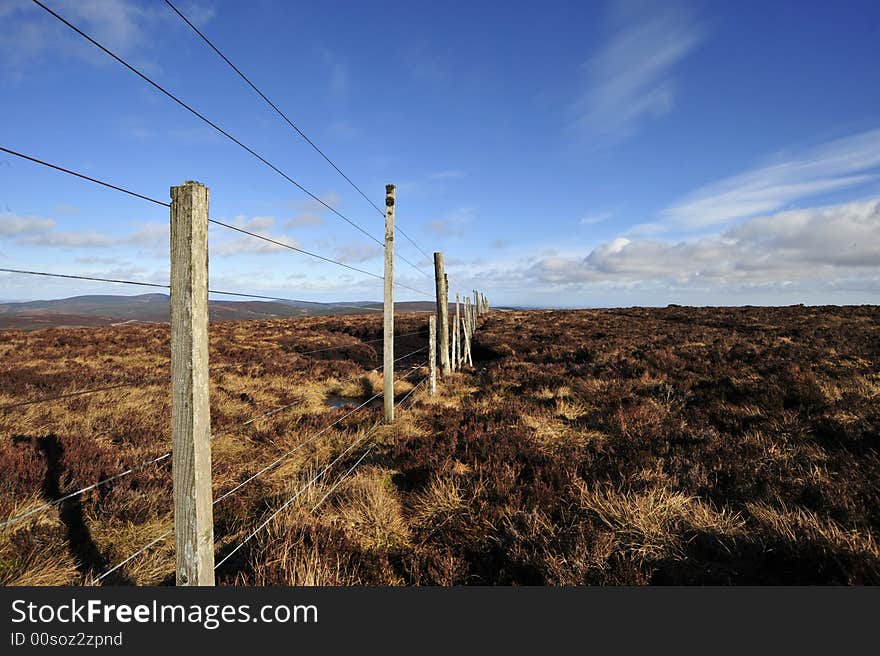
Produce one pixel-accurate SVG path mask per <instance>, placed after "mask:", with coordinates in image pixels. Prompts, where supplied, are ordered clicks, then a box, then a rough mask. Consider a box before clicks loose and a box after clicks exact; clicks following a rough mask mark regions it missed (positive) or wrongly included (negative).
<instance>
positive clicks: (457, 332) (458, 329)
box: [454, 294, 461, 369]
mask: <svg viewBox="0 0 880 656" xmlns="http://www.w3.org/2000/svg"><path fill="white" fill-rule="evenodd" d="M460 316H461V314H460V312H459V302H458V294H456V295H455V357H454V360H455V368H456V369H460V368H461V321H460V319H459V317H460Z"/></svg>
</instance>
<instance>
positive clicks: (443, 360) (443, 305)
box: [434, 253, 449, 377]
mask: <svg viewBox="0 0 880 656" xmlns="http://www.w3.org/2000/svg"><path fill="white" fill-rule="evenodd" d="M434 279H435V284H436V287H437V323H438V324H439V326H438V327H439V329H440V373H442V374H443V376H444V377H445V376H448V375H449V296H448V295H447V290H446V274H445V273H444V272H443V253H434Z"/></svg>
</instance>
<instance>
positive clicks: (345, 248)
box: [336, 242, 383, 264]
mask: <svg viewBox="0 0 880 656" xmlns="http://www.w3.org/2000/svg"><path fill="white" fill-rule="evenodd" d="M382 252H383V250H382V249H381V248H380V247H379V246H377V245H376V244H374V243H372V242H352V243H350V244H343V245H342V246H337V247H336V259H337V260H339V261H341V262H345V263H347V264H354V263H358V262H369V261H370V260H375V259H377V258H380V257H382Z"/></svg>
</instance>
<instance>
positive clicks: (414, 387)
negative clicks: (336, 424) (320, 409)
mask: <svg viewBox="0 0 880 656" xmlns="http://www.w3.org/2000/svg"><path fill="white" fill-rule="evenodd" d="M427 379H428V377H427V376H426V377H425V378H423V379H422V380H421V381H419V382H418V383H417V384H416V385H415V386H413V388H412V390H410V391H409V392H408V393H407V395H406V396H404V397H403V398H402V399H401V400H400V401H399V402H398V403H396V404H395V406H400V405H401V404H403V402H404V401H405V400H406V399H407V398H409V396H410V395H411V394H412V393H413V392H414V391H415V390H416V389H417V388H418V387H419V386H420V385H421V384H422V383H424V382H425V381H426V380H427ZM377 396H379V395H377ZM380 425H381V422H378V421H377V422H376V423H375V424H373V427H372V428H370V430H368V431H367V432H366V433H364V435H363V436H362V437H361V438H359V439H358V440H356V441H355V442H352V444H351V445H349V446H348V447H346V449H345V450H344V451H343V452H342V453H340V454H339V455H338V456H336V457H335V458H334V459H333V460H332V461H330V463H329V464H328V465H326V466H325V467H324V468H323V469H322V470H321V471H320V472H318V473H317V474H316V475H315V476H314V477H313V478H312V479H311V480H309V482H308V483H306V484H305V485H304V486H302V487H301V488H300V489H299V490H297V492H296V493H295V494H294V495H293V496H292V497H290V498H289V499H288V500H287V501H285V502H284V503H283V504H282V505H281V506H280V507H279V508H278V509H276V510H275V512H273V513H272V514H271V515H269V517H268V518H267V519H266V520H265V521H263V522H262V523H261V524H260V525H259V526H257V528H255V529H254V530H253V531H252V532H251V533H249V534H248V535H247V537H245V538H244V539H243V540H242V541H241V542H239V543H238V545H236V546H235V548H233V549H232V551H230V552H229V553H227V554H226V555H225V556H224V557H223V558H222V559H221V560H220V562H218V563H217V564H216V565H214V570H215V571H216V570H217V569H219V568H220V566H221V565H223V563H225V562H226V561H228V560H229V559H230V558H232V556H233V555H234V554H235V553H236V552H237V551H239V550H240V549H241V548H242V547H243V546H244V545H245V544H247V543H248V542H249V541H250V540H252V539H253V538H254V537H255V536H256V535H257V534H258V533H259V532H260V531H261V530H263V529H264V528H265V527H266V526H268V525H269V523H270V522H271V521H272V520H273V519H275V517H277V516H278V514H279V513H281V512H282V511H283V510H285V509H286V508H287V507H289V506H290V504H292V503H293V502H294V501H296V500H297V499H298V498H299V497H300V496H301V495H302V494H304V493H305V492H306V491H307V490H308V489H309V488H311V486H312V485H314V484H315V483H316V482H317V481H318V480H319V479H320V478H321V477H322V476H323V475H324V474H326V473H327V472H328V471H329V470H330V469H331V468H332V467H333V466H334V465H335V464H336V463H337V462H339V461H340V460H341V459H342V458H343V457H344V456H345V455H346V454H348V453H349V452H350V451H351V450H352V449H354V448H355V447H356V446H357V445H358V444H360V443H362V442H363V441H364V440H366V439H367V438H368V437H370V435H372V434H373V433H374V432H375V430H376V429H377V428H378V427H379V426H380Z"/></svg>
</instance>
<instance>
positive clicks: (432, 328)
mask: <svg viewBox="0 0 880 656" xmlns="http://www.w3.org/2000/svg"><path fill="white" fill-rule="evenodd" d="M428 371H429V372H430V374H431V396H434V395H435V394H436V393H437V317H435V316H434V315H433V314H432V315H431V316H430V317H428Z"/></svg>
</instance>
